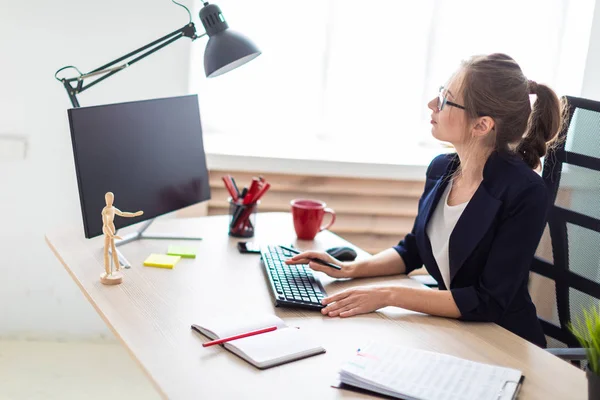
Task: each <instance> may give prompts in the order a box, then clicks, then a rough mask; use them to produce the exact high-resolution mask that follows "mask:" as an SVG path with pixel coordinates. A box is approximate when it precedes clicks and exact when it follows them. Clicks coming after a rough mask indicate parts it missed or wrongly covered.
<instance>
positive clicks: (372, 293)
mask: <svg viewBox="0 0 600 400" xmlns="http://www.w3.org/2000/svg"><path fill="white" fill-rule="evenodd" d="M389 295H390V288H385V287H366V288H356V289H348V290H345V291H343V292H341V293H338V294H334V295H333V296H330V297H326V298H324V299H323V304H324V305H326V307H325V308H323V309H322V310H321V312H322V313H323V314H325V315H329V316H330V317H337V316H340V317H351V316H353V315H357V314H366V313H369V312H372V311H375V310H378V309H380V308H382V307H385V306H388V305H389V300H388V299H389Z"/></svg>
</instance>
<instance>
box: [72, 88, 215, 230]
mask: <svg viewBox="0 0 600 400" xmlns="http://www.w3.org/2000/svg"><path fill="white" fill-rule="evenodd" d="M68 115H69V125H70V129H71V141H72V144H73V154H74V157H75V169H76V172H77V184H78V187H79V198H80V201H81V211H82V214H83V225H84V230H85V237H86V238H91V237H95V236H98V235H100V234H102V215H101V212H102V208H103V207H104V206H105V205H106V202H105V199H104V195H105V194H106V193H107V192H112V193H113V194H114V204H113V205H114V207H116V208H118V209H119V210H121V211H124V212H125V211H127V212H135V211H138V210H142V211H144V214H143V215H142V216H139V217H135V218H123V217H119V216H115V220H114V223H115V227H116V228H117V229H119V228H123V227H125V226H129V225H131V224H134V223H138V222H141V221H144V220H148V219H151V218H154V217H157V216H160V215H163V214H166V213H169V212H172V211H176V210H178V209H181V208H184V207H187V206H190V205H193V204H196V203H198V202H201V201H205V200H208V199H210V186H209V181H208V170H207V167H206V157H205V154H204V145H203V141H202V128H201V124H200V112H199V107H198V97H197V96H196V95H188V96H180V97H170V98H162V99H153V100H143V101H135V102H127V103H119V104H108V105H101V106H93V107H80V108H73V109H70V110H68Z"/></svg>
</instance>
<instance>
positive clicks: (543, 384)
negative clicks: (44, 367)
mask: <svg viewBox="0 0 600 400" xmlns="http://www.w3.org/2000/svg"><path fill="white" fill-rule="evenodd" d="M256 228H257V232H256V237H255V238H253V240H255V241H258V242H261V243H281V244H284V243H293V244H294V245H295V246H297V247H298V248H301V249H309V248H320V249H325V248H328V247H333V246H339V245H347V244H348V243H347V242H345V241H344V240H343V239H341V238H339V237H338V236H336V235H334V234H332V233H330V232H327V231H325V232H322V233H320V234H318V235H317V237H316V238H315V240H314V241H312V242H307V241H298V240H296V238H295V234H294V231H293V227H292V223H291V217H290V216H289V215H288V214H286V213H265V214H258V216H257V221H256ZM131 229H132V227H129V228H126V229H123V230H122V231H121V233H125V232H127V231H129V230H131ZM151 232H160V233H171V232H172V233H177V234H188V235H200V236H201V237H203V238H204V240H202V241H196V242H190V241H187V242H186V241H181V242H177V243H179V244H186V245H192V246H195V247H196V248H197V250H198V255H197V258H196V259H182V260H181V261H180V262H179V263H178V264H177V265H176V266H175V268H174V269H173V270H166V269H160V268H151V267H144V266H143V265H142V263H143V261H144V259H145V258H146V257H147V256H148V255H149V254H150V253H153V252H165V251H166V248H167V245H168V244H173V243H175V242H173V241H161V240H142V241H136V242H132V243H129V244H126V245H124V246H122V247H120V249H121V251H122V252H123V254H124V255H125V257H127V258H128V260H129V261H130V262H131V263H132V265H133V266H132V268H131V269H127V270H123V272H124V280H123V283H122V284H121V285H117V286H105V285H102V284H101V283H100V281H99V276H100V273H101V272H102V271H103V257H102V249H103V238H102V237H101V236H100V237H96V238H93V239H85V238H84V235H83V230H82V229H81V227H73V228H71V229H69V228H65V229H62V230H59V231H56V232H53V233H50V234H48V235H47V236H46V241H47V243H48V245H49V246H50V248H51V249H52V251H53V252H54V253H55V255H56V256H57V257H58V259H59V260H60V261H61V263H62V264H63V265H64V267H65V268H66V270H67V271H68V273H69V274H70V275H71V277H72V278H73V279H74V281H75V283H77V285H78V286H79V287H80V288H81V290H82V291H83V293H84V295H85V296H86V297H87V299H88V300H89V301H90V303H91V304H92V305H93V306H94V308H95V309H96V311H97V312H98V313H99V314H100V316H101V317H102V318H103V319H104V321H105V322H106V324H107V325H108V326H109V327H110V329H111V330H112V331H113V332H114V334H115V335H116V337H117V338H119V340H121V342H122V343H123V344H124V345H125V347H126V348H127V349H128V351H129V352H130V354H131V356H132V357H133V358H134V359H135V360H136V361H137V362H138V363H139V365H140V366H141V367H142V369H143V370H144V372H145V373H146V374H147V375H148V377H149V378H150V379H151V381H152V382H153V383H154V385H155V387H156V388H157V389H158V391H159V392H160V393H161V394H162V395H163V396H164V397H165V398H169V399H192V398H193V399H205V398H236V399H241V398H265V397H266V396H268V398H271V396H273V395H275V393H278V394H279V396H282V397H285V398H286V399H287V398H290V399H295V398H302V399H306V398H317V399H324V398H365V397H366V396H363V395H360V394H357V393H353V392H347V391H343V390H339V389H334V388H331V387H330V384H331V383H332V382H333V381H334V380H335V378H336V375H337V374H336V373H337V371H338V369H339V366H340V365H341V364H342V363H343V362H344V360H345V359H347V358H348V357H349V356H351V355H352V354H353V352H355V351H356V348H357V347H360V346H361V345H362V344H364V343H365V342H367V341H369V340H382V341H387V342H390V343H397V344H402V345H408V346H413V347H415V348H420V349H426V350H432V351H439V352H442V353H447V354H451V355H455V356H459V357H463V358H466V359H469V360H474V361H479V362H485V363H491V364H497V365H503V366H507V367H512V368H517V369H520V370H522V371H523V372H524V375H525V376H526V378H525V383H524V385H523V387H522V389H521V394H520V396H519V398H520V399H545V400H547V399H566V398H569V399H584V398H586V396H587V383H586V378H585V374H584V372H583V371H581V370H579V369H577V368H575V367H573V366H571V365H570V364H568V363H566V362H564V361H562V360H560V359H558V358H556V357H554V356H552V355H550V354H548V353H547V352H545V351H544V350H542V349H540V348H538V347H536V346H534V345H532V344H530V343H528V342H527V341H525V340H523V339H521V338H519V337H518V336H516V335H514V334H512V333H510V332H508V331H506V330H504V329H503V328H500V327H499V326H497V325H495V324H488V323H467V322H459V321H456V320H451V319H445V318H438V317H432V316H427V315H423V314H419V313H414V312H410V311H406V310H402V309H398V308H393V307H386V308H384V309H381V310H379V312H376V313H371V314H366V315H360V316H355V317H351V318H346V319H340V318H329V317H325V316H322V315H321V314H320V313H319V312H312V311H304V310H294V309H283V308H276V307H274V306H273V302H272V299H271V295H270V293H269V290H268V287H267V283H266V280H265V276H264V273H263V270H262V266H261V264H260V262H259V256H258V255H255V254H254V255H253V254H245V255H242V254H239V253H238V252H237V250H236V242H237V241H238V239H235V238H230V237H229V236H228V235H227V217H226V216H216V217H204V218H194V219H176V218H173V219H162V220H157V221H156V222H155V223H154V224H152V225H151V227H150V228H149V229H148V233H151ZM365 256H366V253H364V252H359V257H365ZM319 274H320V275H319V277H321V279H322V281H323V283H324V285H325V289H326V291H327V292H328V293H329V294H333V293H335V292H338V291H340V290H343V289H346V288H348V287H352V286H357V285H381V284H392V285H409V286H420V284H418V283H417V282H415V281H414V280H412V279H409V278H406V276H397V277H385V278H368V279H361V280H355V281H351V280H345V281H335V280H333V279H330V278H329V277H327V276H325V275H322V274H321V273H319ZM215 312H222V313H236V314H238V313H249V314H250V313H256V312H264V313H275V314H276V315H278V316H279V317H281V318H282V319H284V320H285V321H286V323H288V324H292V325H294V326H299V327H301V328H302V329H303V330H305V331H307V332H309V333H312V334H315V335H318V336H320V337H321V341H322V344H323V346H324V347H325V349H326V350H327V352H326V353H325V354H321V355H317V356H314V357H310V358H306V359H303V360H299V361H296V362H292V363H288V364H285V365H281V366H278V367H275V368H271V369H267V370H262V371H261V370H258V369H256V368H254V367H253V366H252V365H250V364H248V363H246V362H245V361H243V360H242V359H240V358H238V357H237V356H235V355H234V354H232V353H230V352H228V351H226V350H225V349H223V348H222V347H221V346H214V347H209V348H203V347H202V346H201V343H202V342H203V341H207V340H208V339H206V338H204V337H202V336H200V335H198V334H196V333H193V332H192V331H191V329H190V324H192V323H197V322H199V321H201V320H202V316H203V315H209V314H213V313H215ZM107 374H108V375H110V371H107ZM99 379H103V378H101V377H99ZM108 379H110V378H108Z"/></svg>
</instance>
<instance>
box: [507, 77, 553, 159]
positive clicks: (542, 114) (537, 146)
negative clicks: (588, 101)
mask: <svg viewBox="0 0 600 400" xmlns="http://www.w3.org/2000/svg"><path fill="white" fill-rule="evenodd" d="M527 87H528V89H529V94H535V95H536V96H537V99H536V100H535V103H534V104H533V109H532V110H531V114H530V115H529V120H528V122H527V130H526V132H525V135H524V137H523V139H522V140H521V142H520V143H519V144H518V145H517V149H516V151H517V153H518V154H519V155H520V156H521V157H522V158H523V161H525V162H526V163H527V165H529V166H530V167H531V168H533V169H535V168H537V167H538V166H539V165H540V158H541V157H543V156H545V155H546V151H547V150H548V144H550V143H551V142H553V141H554V139H555V138H556V137H557V135H558V132H559V130H560V128H561V126H562V110H561V108H562V107H561V103H560V101H559V99H558V96H557V95H556V93H555V92H554V91H553V90H552V89H550V88H549V87H548V86H546V85H543V84H538V83H536V82H534V81H528V84H527Z"/></svg>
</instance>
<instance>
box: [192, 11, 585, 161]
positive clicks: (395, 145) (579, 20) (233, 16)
mask: <svg viewBox="0 0 600 400" xmlns="http://www.w3.org/2000/svg"><path fill="white" fill-rule="evenodd" d="M216 4H218V5H219V6H220V7H221V9H222V11H223V14H224V16H225V18H226V19H227V21H228V23H229V26H230V28H231V29H233V30H236V31H238V32H240V33H243V34H245V35H246V36H248V37H249V38H251V39H252V40H253V41H254V42H255V43H256V44H257V45H258V46H259V47H260V49H261V50H262V52H263V54H262V55H261V56H260V57H258V58H257V59H255V60H254V61H252V62H250V63H248V64H246V65H244V66H242V67H241V68H238V69H236V70H234V71H232V72H230V73H228V74H225V75H222V76H220V77H217V78H214V79H207V78H205V77H204V76H203V65H202V57H203V49H204V43H195V45H194V46H193V49H194V50H193V54H192V59H191V60H192V61H191V65H192V68H191V74H190V76H191V82H192V90H193V92H197V93H198V94H199V97H200V111H201V116H202V122H203V128H204V133H205V137H208V138H209V139H208V140H210V137H211V136H212V137H220V138H221V139H223V138H227V139H226V140H228V141H230V142H231V143H232V144H233V143H247V145H248V149H253V148H254V149H257V148H262V149H265V148H266V147H269V148H271V149H275V150H276V149H277V148H284V147H285V146H290V145H292V144H294V143H299V142H300V141H301V142H303V143H309V142H310V143H315V146H316V145H319V144H322V145H325V146H327V145H335V146H337V147H335V148H338V149H342V148H352V149H354V150H355V151H356V150H357V149H358V150H360V152H361V153H362V154H363V155H364V154H366V155H367V158H368V157H371V158H373V161H376V160H377V157H382V155H383V154H392V153H393V152H394V151H397V149H399V148H403V149H407V148H408V149H410V148H415V147H417V146H419V145H423V143H428V142H431V139H430V126H429V120H430V118H429V116H430V111H429V110H428V109H427V106H426V104H427V102H428V101H429V100H430V99H431V98H433V97H435V96H436V94H437V89H438V87H439V86H440V85H443V84H445V83H446V81H447V79H448V78H449V77H450V75H451V74H452V72H454V71H455V70H456V68H457V67H458V65H459V63H460V61H461V60H462V59H466V58H468V57H470V56H471V55H474V54H486V53H493V52H504V53H507V54H509V55H510V56H512V57H513V58H515V60H516V61H517V62H518V63H519V64H520V65H521V67H522V69H523V71H524V73H525V74H526V76H527V77H528V78H530V79H533V80H535V81H537V82H542V83H547V84H549V85H551V86H552V87H554V88H555V89H556V90H557V91H558V92H559V94H561V95H562V94H569V95H578V94H579V92H580V90H581V87H580V85H581V80H582V77H583V68H584V65H585V57H586V54H587V49H588V44H589V33H590V28H591V17H592V14H593V9H594V0H504V1H490V0H418V1H404V0H370V1H357V0H319V1H312V2H310V1H290V0H253V1H240V0H238V1H234V0H219V1H218V2H217V3H216ZM198 27H199V30H200V31H201V30H202V26H201V24H198ZM203 40H206V38H203V39H199V40H198V42H201V41H203ZM251 143H254V144H256V143H261V144H260V146H259V147H257V146H252V145H251ZM265 146H266V147H265ZM250 152H251V151H250Z"/></svg>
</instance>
